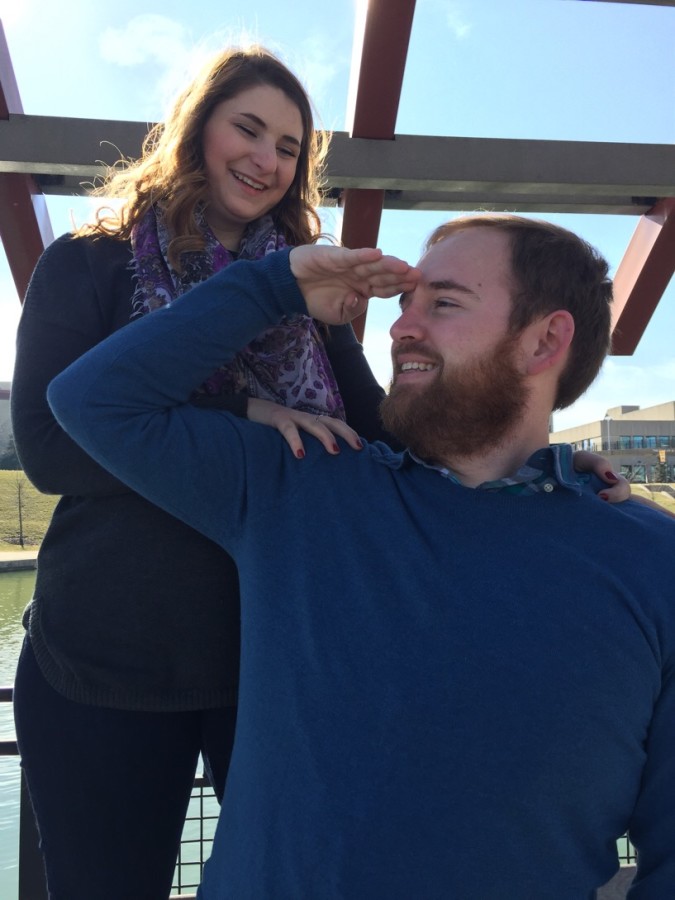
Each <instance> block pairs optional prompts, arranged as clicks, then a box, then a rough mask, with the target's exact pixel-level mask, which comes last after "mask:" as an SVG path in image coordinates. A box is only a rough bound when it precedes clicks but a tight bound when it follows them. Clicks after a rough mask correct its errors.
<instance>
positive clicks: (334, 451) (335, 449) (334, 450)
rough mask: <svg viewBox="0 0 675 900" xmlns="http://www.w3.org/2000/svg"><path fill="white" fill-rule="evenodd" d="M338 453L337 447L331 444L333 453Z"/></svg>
mask: <svg viewBox="0 0 675 900" xmlns="http://www.w3.org/2000/svg"><path fill="white" fill-rule="evenodd" d="M339 452H340V448H339V447H338V445H337V444H333V453H339Z"/></svg>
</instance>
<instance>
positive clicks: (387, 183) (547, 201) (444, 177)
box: [0, 0, 675, 356]
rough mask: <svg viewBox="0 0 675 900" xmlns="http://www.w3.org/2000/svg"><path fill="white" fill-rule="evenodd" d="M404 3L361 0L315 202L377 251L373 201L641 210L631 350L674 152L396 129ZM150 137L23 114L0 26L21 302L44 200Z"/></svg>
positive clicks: (0, 142)
mask: <svg viewBox="0 0 675 900" xmlns="http://www.w3.org/2000/svg"><path fill="white" fill-rule="evenodd" d="M572 2H582V0H572ZM583 2H614V3H622V2H624V3H628V2H630V3H650V4H651V5H658V6H670V7H675V0H583ZM414 11H415V0H370V2H369V4H368V8H367V13H366V17H365V24H364V29H363V42H362V45H361V52H360V54H355V62H354V70H353V71H352V81H353V83H354V84H355V88H356V90H355V101H354V110H353V116H352V121H351V124H350V130H349V131H348V132H334V133H333V137H332V141H331V149H330V154H329V157H328V167H327V192H326V203H327V204H330V203H333V204H334V203H336V202H337V203H339V204H340V205H341V206H342V207H343V229H342V240H343V242H344V243H345V244H346V245H347V246H349V247H358V246H361V247H362V246H376V245H377V240H378V232H379V227H380V219H381V215H382V210H383V209H398V210H415V209H421V210H447V211H458V210H459V211H471V210H474V209H489V210H495V211H510V212H513V211H518V212H537V213H603V214H607V213H613V214H620V215H632V216H639V217H640V218H639V220H638V224H637V227H636V230H635V233H634V235H633V237H632V239H631V241H630V243H629V245H628V247H627V248H626V252H625V254H624V257H623V259H622V261H621V263H620V265H619V266H618V268H617V271H616V273H615V278H614V294H615V300H614V314H613V315H614V321H613V353H614V355H620V356H626V355H631V354H632V353H633V352H634V351H635V349H636V347H637V345H638V343H639V341H640V339H641V337H642V335H643V333H644V331H645V329H646V327H647V325H648V323H649V320H650V319H651V317H652V315H653V313H654V311H655V309H656V307H657V306H658V303H659V301H660V299H661V297H662V295H663V293H664V291H665V289H666V287H667V286H668V283H669V281H670V279H671V277H672V275H673V272H674V271H675V146H673V145H670V144H628V143H613V142H607V143H605V142H585V141H542V140H505V139H486V138H466V137H432V136H423V135H397V134H396V117H397V113H398V106H399V100H400V96H401V87H402V83H403V75H404V72H405V64H406V58H407V53H408V45H409V41H410V35H411V31H412V27H413V16H414ZM674 15H675V13H674ZM147 131H148V125H147V123H142V122H123V121H107V120H95V119H73V118H63V117H58V116H31V115H26V114H25V113H24V112H23V109H22V106H21V99H20V95H19V89H18V86H17V83H16V79H15V77H14V71H13V68H12V63H11V59H10V55H9V49H8V47H7V43H6V41H5V37H4V33H3V32H2V27H1V26H0V236H1V237H2V242H3V245H4V249H5V254H6V256H7V260H8V263H9V267H10V270H11V273H12V277H13V279H14V282H15V284H16V288H17V292H18V294H19V297H23V296H24V294H25V290H26V287H27V284H28V280H29V278H30V274H31V272H32V270H33V268H34V266H35V263H36V262H37V259H38V257H39V255H40V254H41V252H42V250H43V249H44V247H45V246H46V245H47V244H48V243H50V242H51V241H52V240H53V234H52V230H51V225H50V222H49V216H48V213H47V208H46V204H45V199H44V198H45V195H48V194H66V195H71V196H72V195H78V194H83V193H85V191H86V185H87V184H91V183H92V182H93V181H94V180H95V179H96V178H97V177H98V176H100V175H101V174H102V173H103V171H104V166H105V165H111V164H113V163H115V162H116V161H117V159H119V156H120V153H121V154H122V155H123V156H124V157H127V158H136V157H138V156H139V155H140V152H141V145H142V142H143V138H144V137H145V135H146V133H147ZM364 324H365V323H364V320H363V318H362V319H361V321H357V322H356V323H355V328H356V331H357V334H358V335H359V337H360V338H362V337H363V329H364Z"/></svg>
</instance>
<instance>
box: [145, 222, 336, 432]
mask: <svg viewBox="0 0 675 900" xmlns="http://www.w3.org/2000/svg"><path fill="white" fill-rule="evenodd" d="M197 221H198V224H199V227H200V229H201V231H202V234H203V235H204V238H205V240H206V246H205V247H204V250H202V251H199V252H197V251H194V252H190V253H184V254H183V257H182V261H183V266H184V268H183V272H182V273H178V272H176V271H175V270H174V269H173V268H172V267H171V265H170V264H169V261H168V254H167V248H168V244H169V234H168V231H167V228H166V225H165V223H164V220H163V217H162V214H161V211H160V210H159V209H158V208H154V207H153V208H150V209H149V210H148V212H147V213H146V214H145V216H144V217H143V219H142V221H141V222H140V223H139V224H138V225H137V226H136V227H135V228H134V230H133V233H132V235H131V247H132V251H133V257H134V260H133V267H134V273H135V282H136V290H135V292H134V296H133V298H132V305H133V312H132V318H133V317H135V316H143V315H146V314H147V313H150V312H153V310H155V309H160V308H161V307H163V306H168V305H169V304H170V303H171V302H172V301H173V300H175V299H176V298H177V297H180V296H181V294H184V293H185V292H186V291H188V290H190V288H191V287H193V286H194V285H195V284H199V283H200V282H202V281H205V280H206V279H207V278H209V277H210V276H211V275H213V274H215V273H216V272H219V271H220V270H221V269H223V268H225V266H229V265H230V263H232V262H234V261H235V259H262V258H263V257H264V256H266V255H267V254H268V253H273V252H275V251H276V250H282V249H283V248H284V247H286V246H287V245H286V241H285V240H284V238H283V236H282V235H281V234H279V233H278V232H277V231H276V229H275V227H274V223H273V221H272V217H271V216H263V217H262V218H260V219H258V220H257V221H255V222H252V223H251V224H250V225H249V226H248V228H247V230H246V232H245V234H244V236H243V238H242V242H241V245H240V248H239V253H238V254H233V253H231V252H230V251H229V250H226V249H225V247H223V246H222V245H221V244H220V243H219V242H218V240H217V239H216V236H215V235H214V234H213V232H212V231H211V229H210V228H209V226H208V224H207V223H206V219H205V217H204V214H203V211H201V210H200V211H198V215H197ZM198 393H202V394H208V395H210V396H215V395H219V394H238V393H245V394H247V395H248V396H249V397H259V398H260V399H262V400H272V401H273V402H275V403H280V404H283V405H284V406H290V407H293V408H294V409H300V410H303V411H304V412H313V413H317V414H322V415H323V414H326V415H330V416H335V417H336V418H340V419H344V418H345V411H344V405H343V402H342V398H341V397H340V392H339V390H338V387H337V383H336V381H335V376H334V374H333V370H332V368H331V365H330V362H329V360H328V357H327V355H326V351H325V348H324V345H323V341H322V340H321V336H320V335H319V332H318V329H317V327H316V323H315V322H314V320H313V319H312V318H311V317H310V316H303V315H296V316H289V317H287V318H285V319H283V320H282V322H281V324H280V325H278V326H276V327H274V328H269V329H268V330H267V331H264V332H263V333H262V334H260V335H258V337H257V338H256V339H255V340H254V341H251V343H250V344H249V345H248V346H247V347H245V348H244V349H243V350H242V351H241V352H240V353H238V354H237V355H236V356H235V358H234V359H233V360H232V361H231V362H229V363H226V364H225V365H223V366H221V367H220V368H219V369H218V370H217V371H216V372H214V373H213V375H212V376H211V377H210V378H208V379H207V380H206V381H205V382H204V384H203V385H202V387H201V388H200V389H199V392H198Z"/></svg>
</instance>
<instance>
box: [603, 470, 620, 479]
mask: <svg viewBox="0 0 675 900" xmlns="http://www.w3.org/2000/svg"><path fill="white" fill-rule="evenodd" d="M605 478H606V479H607V480H608V481H618V480H619V478H618V476H617V475H615V474H614V472H605Z"/></svg>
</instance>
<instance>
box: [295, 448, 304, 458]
mask: <svg viewBox="0 0 675 900" xmlns="http://www.w3.org/2000/svg"><path fill="white" fill-rule="evenodd" d="M295 455H296V456H297V457H298V459H304V458H305V451H304V450H296V451H295Z"/></svg>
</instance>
